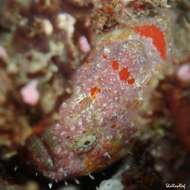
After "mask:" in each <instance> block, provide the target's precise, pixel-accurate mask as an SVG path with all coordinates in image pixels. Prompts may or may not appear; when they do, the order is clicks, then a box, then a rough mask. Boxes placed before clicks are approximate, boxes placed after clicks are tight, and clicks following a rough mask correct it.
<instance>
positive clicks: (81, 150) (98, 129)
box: [26, 17, 170, 180]
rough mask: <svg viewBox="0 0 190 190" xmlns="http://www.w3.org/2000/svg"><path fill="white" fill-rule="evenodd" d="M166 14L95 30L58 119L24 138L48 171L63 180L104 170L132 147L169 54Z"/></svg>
mask: <svg viewBox="0 0 190 190" xmlns="http://www.w3.org/2000/svg"><path fill="white" fill-rule="evenodd" d="M168 28H169V27H168V23H167V19H165V18H162V17H154V18H151V19H145V18H143V19H140V20H139V21H138V22H131V23H127V24H126V25H124V26H122V27H120V28H117V29H114V30H112V31H110V32H107V33H104V34H102V35H99V36H97V38H96V39H95V40H94V48H93V49H92V50H91V52H90V54H89V56H88V58H87V59H86V61H85V62H84V63H83V65H82V66H81V67H80V68H79V69H78V70H77V71H76V73H75V75H74V76H73V78H72V84H73V89H74V90H73V94H72V96H71V97H70V98H69V99H67V100H66V101H65V102H63V103H62V105H61V106H60V110H59V117H60V119H59V122H58V123H56V124H54V125H52V126H50V127H48V128H47V129H46V130H45V131H44V132H43V133H42V134H41V135H38V136H36V135H33V136H32V137H30V138H29V140H28V141H27V143H26V147H27V149H28V152H29V154H30V158H31V160H32V162H33V164H34V165H36V167H37V168H38V170H39V171H41V172H42V173H43V174H44V175H45V176H47V177H49V178H52V179H54V180H64V179H67V178H75V177H79V176H82V175H88V174H90V173H91V172H94V171H98V170H101V169H103V168H105V167H106V166H108V165H110V164H111V163H113V162H115V161H116V160H119V159H121V158H122V157H123V156H125V155H126V154H127V152H128V147H129V146H130V142H131V139H132V138H133V137H134V135H135V134H136V131H138V130H139V129H141V128H142V127H143V125H141V123H140V122H139V121H140V120H139V119H138V118H139V110H140V109H141V108H142V106H143V104H144V102H145V101H146V100H147V98H148V97H149V96H150V94H151V91H152V90H153V89H154V87H155V84H156V81H158V80H159V78H160V75H162V74H161V73H162V72H163V71H164V68H165V67H166V65H167V64H168V63H169V60H170V42H169V40H168V33H169V32H168V31H169V30H168Z"/></svg>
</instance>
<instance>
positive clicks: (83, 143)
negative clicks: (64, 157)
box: [73, 134, 96, 154]
mask: <svg viewBox="0 0 190 190" xmlns="http://www.w3.org/2000/svg"><path fill="white" fill-rule="evenodd" d="M95 144H96V136H95V135H93V134H91V135H86V134H84V135H83V136H80V137H79V138H77V140H76V141H75V143H74V146H73V148H74V151H75V152H77V153H79V154H81V153H85V152H88V151H90V150H91V149H92V148H93V147H94V146H95Z"/></svg>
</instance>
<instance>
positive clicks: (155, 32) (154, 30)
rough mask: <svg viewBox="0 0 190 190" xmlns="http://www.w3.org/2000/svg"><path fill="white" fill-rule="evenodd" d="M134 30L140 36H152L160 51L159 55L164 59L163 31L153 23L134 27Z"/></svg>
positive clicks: (164, 43)
mask: <svg viewBox="0 0 190 190" xmlns="http://www.w3.org/2000/svg"><path fill="white" fill-rule="evenodd" d="M135 31H136V32H138V33H139V34H140V35H141V36H145V37H148V38H152V40H153V43H154V45H155V46H156V48H157V49H158V51H159V52H160V56H161V57H162V58H163V59H166V54H167V53H166V42H165V39H164V33H163V32H162V31H161V30H160V29H159V28H158V27H157V26H155V25H144V26H137V27H135Z"/></svg>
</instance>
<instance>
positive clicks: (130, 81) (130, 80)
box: [127, 78, 135, 85]
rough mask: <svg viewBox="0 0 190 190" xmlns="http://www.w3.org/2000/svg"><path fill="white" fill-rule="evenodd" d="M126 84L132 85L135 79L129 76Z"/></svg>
mask: <svg viewBox="0 0 190 190" xmlns="http://www.w3.org/2000/svg"><path fill="white" fill-rule="evenodd" d="M127 82H128V84H130V85H132V84H134V83H135V79H134V78H130V79H128V80H127Z"/></svg>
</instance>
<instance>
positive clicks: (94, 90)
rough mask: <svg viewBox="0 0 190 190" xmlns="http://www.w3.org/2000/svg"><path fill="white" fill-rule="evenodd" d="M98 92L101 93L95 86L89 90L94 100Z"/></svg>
mask: <svg viewBox="0 0 190 190" xmlns="http://www.w3.org/2000/svg"><path fill="white" fill-rule="evenodd" d="M100 92H101V89H100V88H98V87H97V86H95V87H93V88H91V89H90V95H91V96H92V97H93V98H95V97H96V95H97V94H98V93H100Z"/></svg>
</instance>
